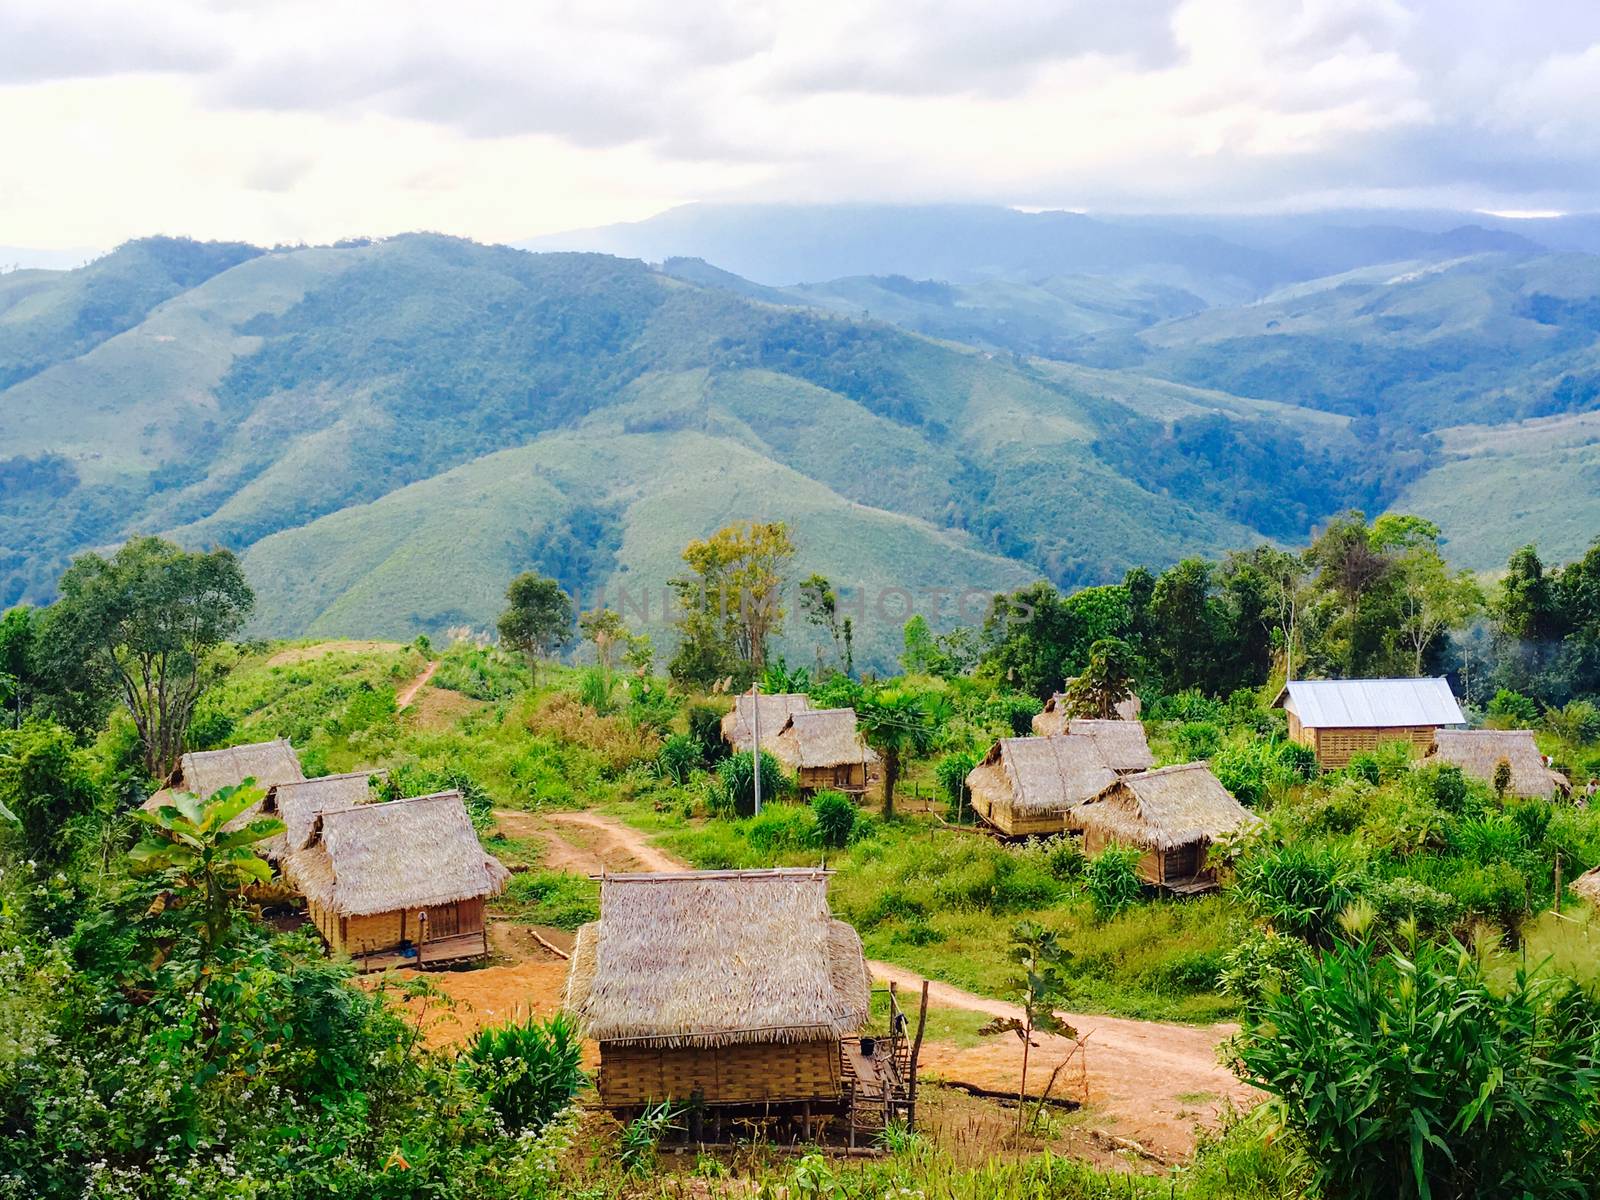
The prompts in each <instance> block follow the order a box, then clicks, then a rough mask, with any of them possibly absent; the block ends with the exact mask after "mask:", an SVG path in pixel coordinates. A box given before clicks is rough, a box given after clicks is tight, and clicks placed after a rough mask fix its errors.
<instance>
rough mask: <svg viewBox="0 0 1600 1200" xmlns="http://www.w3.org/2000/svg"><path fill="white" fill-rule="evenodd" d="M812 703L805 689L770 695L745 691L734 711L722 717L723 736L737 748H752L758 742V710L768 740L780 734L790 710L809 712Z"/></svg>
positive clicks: (763, 731)
mask: <svg viewBox="0 0 1600 1200" xmlns="http://www.w3.org/2000/svg"><path fill="white" fill-rule="evenodd" d="M758 706H759V707H758ZM810 707H811V698H810V697H809V696H807V695H806V694H805V693H804V692H776V693H774V694H773V695H770V696H769V695H767V694H766V693H762V694H761V695H759V696H752V695H751V694H750V693H749V692H745V693H743V694H741V695H740V696H738V697H736V698H735V700H734V702H733V711H732V712H731V713H729V714H727V716H725V717H723V718H722V740H723V741H725V742H727V743H728V744H729V745H730V746H732V747H733V748H734V749H735V750H748V749H750V748H751V746H753V745H754V744H755V728H754V724H753V722H754V719H755V716H756V714H757V712H758V711H759V713H760V716H761V740H762V741H763V742H765V741H766V740H767V739H768V738H773V737H777V735H778V730H780V729H782V728H783V723H784V722H785V721H787V720H788V719H789V714H791V713H797V712H805V711H806V710H807V709H809V708H810Z"/></svg>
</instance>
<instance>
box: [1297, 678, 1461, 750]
mask: <svg viewBox="0 0 1600 1200" xmlns="http://www.w3.org/2000/svg"><path fill="white" fill-rule="evenodd" d="M1273 705H1274V706H1275V707H1278V708H1281V709H1283V710H1284V711H1285V712H1287V713H1288V715H1289V736H1290V737H1291V738H1293V739H1294V740H1295V741H1297V742H1299V743H1300V744H1301V745H1304V746H1310V747H1311V749H1312V751H1313V752H1315V754H1316V756H1317V762H1318V764H1320V765H1321V766H1323V767H1325V768H1327V769H1329V770H1333V769H1335V768H1338V767H1342V766H1345V765H1346V764H1347V763H1348V762H1349V761H1350V757H1351V755H1353V754H1360V753H1363V752H1365V751H1369V750H1374V749H1376V748H1377V747H1378V745H1379V744H1380V743H1382V742H1409V743H1410V744H1411V745H1413V746H1415V747H1416V748H1417V749H1418V750H1419V751H1421V752H1422V753H1427V751H1428V750H1429V749H1430V748H1431V747H1432V746H1433V742H1434V735H1435V734H1436V733H1437V732H1438V731H1439V729H1441V728H1442V727H1444V726H1446V725H1464V724H1466V720H1467V719H1466V717H1465V716H1463V715H1462V712H1461V706H1460V705H1459V704H1457V703H1456V698H1455V695H1454V694H1453V693H1452V692H1451V691H1450V682H1449V680H1447V679H1443V678H1433V679H1291V680H1290V681H1289V682H1288V683H1286V684H1284V685H1283V688H1282V689H1281V690H1280V691H1279V692H1278V696H1277V699H1275V700H1274V701H1273Z"/></svg>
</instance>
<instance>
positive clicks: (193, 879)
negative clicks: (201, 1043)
mask: <svg viewBox="0 0 1600 1200" xmlns="http://www.w3.org/2000/svg"><path fill="white" fill-rule="evenodd" d="M265 795H266V791H265V790H264V789H263V788H259V787H257V786H255V780H253V779H246V780H245V781H244V782H243V783H240V784H238V785H236V786H234V787H225V788H220V789H218V790H217V791H216V792H214V793H213V794H212V796H211V798H210V799H209V800H202V799H200V797H198V796H191V795H188V794H185V793H180V794H178V795H176V796H174V797H173V798H172V803H170V804H163V805H162V806H161V807H160V808H158V809H156V811H155V812H138V813H135V814H134V816H135V817H137V818H138V819H139V820H140V821H142V822H144V823H145V824H146V825H147V826H149V829H148V830H147V832H146V833H145V835H144V837H143V839H141V840H140V842H139V843H138V845H136V846H134V848H133V849H132V850H130V851H129V852H128V857H129V858H131V859H132V860H133V863H134V868H135V870H139V871H149V872H154V871H161V872H163V873H165V875H166V879H167V882H168V883H169V884H170V885H171V890H170V893H169V896H170V899H169V901H168V903H170V904H171V905H172V906H173V907H176V908H187V907H190V906H195V907H198V909H199V922H198V924H199V929H200V963H201V967H202V970H203V969H204V967H205V964H206V963H208V962H209V961H210V960H211V957H212V954H213V953H214V952H215V950H216V948H217V946H218V944H219V943H220V942H221V941H222V938H223V937H224V936H225V935H226V934H227V931H228V926H229V924H230V923H231V921H232V917H233V907H234V905H235V903H236V902H237V900H238V897H239V894H240V893H241V892H243V891H244V890H245V889H246V888H248V887H250V886H251V885H252V884H259V883H270V882H272V868H271V867H269V866H267V864H266V862H265V861H263V860H262V859H261V858H260V857H259V856H258V855H257V854H256V845H257V844H258V843H259V842H261V841H262V840H263V839H265V838H269V837H271V836H272V835H273V834H275V833H282V832H283V830H284V824H283V822H282V821H280V820H278V819H277V818H276V817H261V816H257V817H253V818H251V819H250V820H248V821H246V822H244V823H243V824H240V825H237V826H234V827H233V828H230V827H229V823H230V822H233V821H234V820H235V819H236V818H238V817H240V816H242V815H243V814H244V813H245V812H246V811H247V810H248V809H249V808H250V807H251V806H252V805H255V804H259V803H260V802H261V800H262V798H263V797H264V796H265Z"/></svg>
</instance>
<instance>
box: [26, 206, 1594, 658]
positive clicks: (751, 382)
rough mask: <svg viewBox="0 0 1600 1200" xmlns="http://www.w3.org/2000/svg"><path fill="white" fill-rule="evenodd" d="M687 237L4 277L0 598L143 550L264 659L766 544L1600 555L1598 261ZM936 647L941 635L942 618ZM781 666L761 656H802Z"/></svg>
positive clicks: (1062, 557) (1048, 217)
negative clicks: (209, 563)
mask: <svg viewBox="0 0 1600 1200" xmlns="http://www.w3.org/2000/svg"><path fill="white" fill-rule="evenodd" d="M1402 216H1404V215H1396V214H1385V215H1384V216H1383V217H1382V218H1381V219H1379V218H1378V217H1374V216H1373V215H1372V214H1368V215H1367V221H1366V222H1365V223H1361V222H1359V221H1356V220H1354V219H1353V218H1352V217H1351V216H1350V215H1348V214H1324V215H1322V216H1321V217H1320V218H1318V217H1315V216H1308V217H1304V218H1262V219H1259V220H1251V219H1244V218H1200V217H1195V218H1167V219H1157V218H1119V219H1101V218H1091V217H1086V216H1080V215H1078V214H1070V213H1051V214H1028V213H1019V212H1015V211H1013V210H1008V209H972V208H959V207H958V208H951V207H936V208H910V209H904V208H874V207H866V206H839V207H826V206H825V207H818V208H801V207H773V208H756V207H750V208H737V209H729V208H714V207H708V206H694V207H691V208H689V209H684V210H674V211H673V212H670V213H667V214H663V215H662V216H661V217H660V218H657V219H655V220H654V221H651V222H643V223H640V224H635V225H630V226H622V227H611V228H609V229H601V230H592V231H587V232H584V233H578V234H572V235H564V236H563V237H562V238H561V239H544V240H541V241H540V242H538V243H535V244H534V245H533V247H532V248H533V249H536V250H538V251H540V252H537V253H530V252H528V251H527V250H524V249H518V248H513V247H507V246H485V245H479V244H475V243H472V242H467V241H463V240H459V239H453V238H448V237H443V236H438V235H424V234H416V235H405V236H400V237H395V238H389V239H383V240H374V241H366V240H359V241H352V242H346V243H340V244H336V245H332V246H320V247H294V248H275V249H272V250H265V249H261V248H258V247H252V246H248V245H244V244H235V243H195V242H189V241H185V240H182V239H165V238H155V239H144V240H140V241H135V242H131V243H128V244H126V245H124V246H122V247H120V248H118V249H117V250H116V251H113V252H112V253H111V254H108V255H106V256H104V257H102V258H99V259H97V260H95V261H93V262H91V263H89V264H88V265H87V266H84V267H82V268H79V269H77V270H70V271H52V270H18V271H13V272H10V273H8V274H4V275H0V501H3V506H0V604H7V603H12V602H15V601H18V600H27V601H35V602H37V601H43V600H47V599H49V597H50V595H51V589H52V586H53V582H54V580H55V579H56V577H57V576H58V575H59V572H60V570H61V568H62V566H63V565H64V563H65V562H66V561H67V560H68V558H69V557H70V556H71V555H72V554H73V553H75V552H78V551H80V550H82V549H84V548H87V547H98V546H106V545H110V544H114V543H116V542H118V541H120V540H121V539H123V538H125V537H127V536H129V535H130V534H134V533H140V532H160V533H164V534H167V535H169V536H172V537H175V538H177V539H178V540H180V541H182V542H185V543H188V544H194V545H205V544H213V543H220V544H224V545H228V546H231V547H233V548H235V549H237V550H238V551H239V552H240V553H241V554H242V556H243V561H244V563H245V567H246V569H247V571H248V572H249V574H250V576H251V579H252V581H253V583H254V584H255V587H256V590H257V593H258V597H259V604H258V614H257V618H256V631H257V632H260V633H263V634H282V635H289V634H296V635H298V634H315V635H338V634H360V635H364V636H372V635H379V634H388V635H395V636H409V635H411V634H414V633H417V632H437V631H439V630H441V629H443V628H445V627H448V626H456V625H469V626H475V627H480V628H481V627H484V626H486V625H487V624H488V623H489V622H491V621H492V619H493V617H494V615H495V613H496V611H497V610H498V608H499V606H500V597H501V593H502V592H503V589H504V586H505V583H506V581H507V579H508V578H509V577H510V576H511V575H513V574H515V573H517V572H518V571H521V570H525V569H539V570H543V571H546V572H548V573H551V574H554V575H555V576H556V577H557V578H559V579H560V580H561V581H562V582H563V584H565V585H566V586H567V587H569V588H570V589H573V590H574V591H576V592H577V593H578V594H579V595H580V598H583V599H585V600H589V599H592V598H596V597H598V596H599V595H600V593H601V592H602V590H604V591H605V592H606V593H607V594H608V596H609V597H610V598H611V600H612V601H613V602H615V600H616V599H617V598H618V597H619V595H620V593H621V592H622V591H623V590H626V591H627V592H628V593H629V594H630V598H631V603H632V604H633V605H634V606H635V610H636V611H637V607H638V606H639V605H640V604H641V603H643V602H644V601H643V599H642V598H643V597H645V596H647V595H648V596H649V597H651V600H650V602H649V603H650V606H651V613H650V616H649V619H648V621H647V622H646V624H659V622H660V621H661V619H662V613H661V608H662V599H661V598H662V589H663V587H664V585H665V581H666V580H667V579H668V578H670V577H671V576H672V575H674V574H675V573H677V571H678V569H679V567H680V566H681V564H680V562H679V559H678V553H679V551H680V550H681V549H682V547H683V545H684V544H685V543H686V542H687V541H688V540H690V539H691V538H694V537H698V536H702V535H704V534H706V533H708V532H710V531H711V530H713V529H715V528H717V527H718V526H720V525H722V524H725V523H727V522H728V521H732V520H738V519H769V518H770V519H783V520H786V521H788V522H789V523H790V524H791V526H792V527H793V529H794V532H795V535H796V539H797V542H798V543H799V553H798V555H797V561H796V572H797V574H808V573H810V572H812V571H820V572H822V573H823V574H826V575H828V576H829V577H830V578H832V579H833V580H834V581H835V583H836V584H840V585H844V586H847V587H849V588H852V589H857V590H858V591H859V592H861V593H864V594H865V595H867V596H868V597H869V611H868V613H867V619H866V620H865V621H864V622H863V623H862V632H863V644H862V653H863V659H864V660H865V661H866V662H868V663H873V662H879V663H882V662H887V661H888V660H889V659H890V658H892V656H893V653H894V649H895V645H896V643H897V640H898V633H899V631H898V626H899V623H900V621H901V620H903V612H902V611H901V610H902V607H903V602H902V601H901V600H899V599H895V600H894V601H893V602H886V603H884V604H879V605H876V607H875V608H874V607H872V604H873V603H874V599H873V598H879V597H883V596H886V595H891V594H893V595H895V596H897V597H898V595H899V593H895V592H893V589H903V590H904V591H905V592H913V593H923V594H931V593H930V592H929V589H941V590H945V591H956V590H960V589H963V588H973V589H979V590H989V589H994V588H1003V587H1010V586H1015V585H1017V584H1019V583H1022V582H1025V581H1027V580H1028V579H1032V578H1038V577H1040V576H1043V577H1046V578H1049V579H1051V580H1054V581H1056V582H1057V583H1060V584H1063V585H1073V584H1081V583H1089V582H1100V581H1104V580H1108V579H1112V578H1115V577H1117V576H1118V575H1120V573H1121V572H1122V571H1123V570H1125V569H1126V568H1127V567H1128V566H1130V565H1133V564H1135V563H1147V564H1150V565H1152V566H1159V565H1161V564H1164V563H1168V562H1171V561H1174V560H1176V559H1177V558H1179V557H1181V556H1183V555H1186V554H1190V553H1201V554H1217V553H1221V552H1222V551H1224V550H1226V549H1228V548H1231V547H1237V546H1244V545H1248V544H1250V543H1252V542H1255V541H1259V540H1262V539H1270V540H1277V541H1283V542H1293V541H1296V540H1298V539H1301V538H1304V537H1305V536H1306V535H1307V534H1308V532H1309V531H1310V530H1311V529H1312V528H1313V527H1314V526H1315V525H1316V523H1317V522H1318V521H1320V520H1322V519H1325V518H1326V517H1327V516H1329V515H1330V514H1332V513H1335V512H1338V511H1341V510H1343V509H1345V508H1348V507H1351V506H1356V507H1363V508H1365V509H1367V510H1368V511H1369V512H1375V511H1379V510H1381V509H1383V508H1386V507H1397V508H1402V509H1407V510H1410V511H1416V512H1419V513H1421V514H1422V515H1425V516H1428V517H1431V518H1432V519H1434V520H1436V521H1438V522H1439V523H1440V525H1441V526H1442V527H1443V528H1444V530H1445V534H1446V538H1447V543H1446V546H1447V551H1448V553H1449V554H1450V555H1451V556H1452V558H1454V559H1455V560H1456V561H1459V562H1460V563H1462V564H1463V565H1466V566H1470V567H1474V568H1479V569H1490V568H1493V567H1495V566H1497V565H1498V564H1500V563H1503V561H1504V559H1505V556H1506V554H1507V553H1509V551H1510V550H1511V549H1513V548H1515V547H1516V546H1517V545H1520V544H1522V543H1524V542H1527V541H1532V540H1536V541H1538V542H1539V543H1540V544H1541V546H1542V547H1543V548H1544V549H1545V550H1546V552H1547V554H1548V555H1549V556H1550V557H1552V558H1562V557H1566V556H1570V555H1573V554H1576V553H1577V552H1578V551H1579V550H1580V549H1581V548H1582V547H1583V546H1584V545H1586V544H1587V542H1588V540H1589V539H1590V538H1591V537H1592V536H1593V535H1594V533H1595V532H1596V531H1597V530H1600V258H1597V257H1595V256H1593V255H1592V254H1591V253H1589V252H1588V251H1589V249H1590V248H1591V245H1590V240H1591V239H1592V240H1600V239H1595V238H1594V234H1595V231H1596V228H1597V227H1596V226H1595V224H1594V223H1593V222H1591V221H1588V220H1587V219H1584V218H1568V219H1565V220H1563V221H1559V222H1555V223H1554V224H1548V225H1546V224H1544V223H1534V222H1509V221H1499V220H1494V219H1490V218H1478V217H1477V216H1476V215H1474V214H1412V215H1410V216H1406V217H1405V218H1404V219H1402ZM945 615H946V616H948V615H950V614H949V611H948V609H947V610H946V613H945ZM807 640H808V639H805V638H803V637H800V636H798V635H795V634H791V639H790V643H791V644H790V646H789V647H788V648H789V649H790V650H791V651H792V652H793V653H795V654H797V655H798V654H801V653H803V652H804V651H803V645H804V644H805V643H806V641H807Z"/></svg>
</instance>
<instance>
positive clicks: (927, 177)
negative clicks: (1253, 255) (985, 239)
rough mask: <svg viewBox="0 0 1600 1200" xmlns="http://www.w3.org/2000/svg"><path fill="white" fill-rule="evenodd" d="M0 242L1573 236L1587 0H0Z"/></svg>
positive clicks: (1598, 111) (1594, 157)
mask: <svg viewBox="0 0 1600 1200" xmlns="http://www.w3.org/2000/svg"><path fill="white" fill-rule="evenodd" d="M0 131H3V132H0V147H3V166H0V243H4V244H6V245H8V246H24V247H35V248H44V247H98V248H105V247H109V246H111V245H115V244H116V243H118V242H120V241H122V240H125V239H126V238H129V237H136V236H142V235H146V234H154V233H168V234H186V235H189V236H194V237H203V238H240V239H246V240H250V241H254V242H257V243H262V244H272V243H278V242H299V241H308V242H326V241H331V240H335V239H337V238H340V237H349V236H361V235H368V236H377V235H384V234H390V233H398V232H402V231H405V230H412V229H431V230H438V231H442V232H448V233H455V234H461V235H465V236H469V237H474V238H477V239H480V240H483V241H515V240H518V239H522V238H527V237H531V236H536V235H539V234H544V233H551V232H556V231H559V230H563V229H571V228H576V227H584V226H590V225H599V224H606V223H609V222H614V221H628V220H639V219H642V218H645V217H648V216H650V215H651V214H653V213H656V212H659V211H661V210H663V209H665V208H669V207H671V206H673V205H677V204H683V203H689V202H693V201H773V200H783V201H803V202H825V201H842V200H849V201H863V200H865V201H889V202H932V201H941V202H942V201H973V202H985V203H1000V204H1010V205H1015V206H1018V207H1027V208H1072V209H1079V210H1087V211H1138V212H1149V211H1191V212H1194V211H1276V210H1295V209H1308V208H1320V207H1334V206H1346V205H1356V206H1407V207H1416V206H1433V207H1450V208H1461V209H1482V210H1488V211H1498V212H1552V211H1555V212H1561V211H1591V210H1600V3H1596V2H1595V0H1516V2H1505V0H1410V2H1402V0H961V2H956V0H805V2H803V3H790V2H787V0H781V2H780V0H746V2H744V3H733V2H719V0H657V2H656V3H641V2H632V0H572V2H562V3H554V2H547V0H499V2H494V3H490V2H486V0H448V2H443V3H441V2H439V0H430V2H427V3H417V2H414V0H316V2H304V0H272V2H271V3H256V2H253V0H211V2H207V0H72V2H71V3H66V2H63V0H0Z"/></svg>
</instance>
